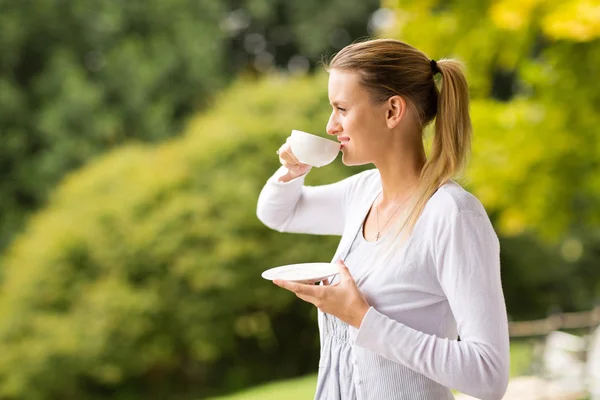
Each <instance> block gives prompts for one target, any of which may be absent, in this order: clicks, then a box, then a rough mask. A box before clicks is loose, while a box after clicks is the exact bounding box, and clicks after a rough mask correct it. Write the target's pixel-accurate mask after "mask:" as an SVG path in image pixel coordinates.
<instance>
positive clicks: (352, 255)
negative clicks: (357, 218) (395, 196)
mask: <svg viewBox="0 0 600 400" xmlns="http://www.w3.org/2000/svg"><path fill="white" fill-rule="evenodd" d="M388 235H389V233H387V234H385V235H384V236H383V237H382V238H380V239H379V240H378V241H377V242H368V241H367V240H365V238H364V235H363V226H362V225H361V227H360V229H359V230H358V231H357V233H356V236H355V237H354V240H353V242H352V245H351V246H350V250H349V252H348V255H347V256H346V257H345V259H344V263H345V264H346V266H347V267H348V269H349V270H350V272H351V273H352V276H353V277H355V279H356V278H357V277H359V276H361V271H363V272H364V270H365V269H366V266H368V265H369V261H370V260H371V259H372V256H373V254H374V253H375V252H376V251H377V249H378V247H380V245H381V243H383V242H384V241H385V239H386V238H387V237H388ZM348 328H349V327H348V324H346V323H345V322H343V321H341V320H339V319H338V318H337V317H334V316H332V315H329V314H325V313H323V314H322V320H321V330H322V332H321V334H322V336H321V337H322V343H321V358H320V361H319V375H318V380H317V391H316V394H315V399H316V400H354V399H357V398H358V397H359V396H358V394H357V387H358V385H356V383H357V382H356V381H357V380H358V379H359V378H358V374H357V373H356V371H355V365H356V361H355V358H354V354H353V351H352V344H351V340H350V335H349V329H348Z"/></svg>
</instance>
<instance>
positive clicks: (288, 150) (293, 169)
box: [277, 137, 312, 182]
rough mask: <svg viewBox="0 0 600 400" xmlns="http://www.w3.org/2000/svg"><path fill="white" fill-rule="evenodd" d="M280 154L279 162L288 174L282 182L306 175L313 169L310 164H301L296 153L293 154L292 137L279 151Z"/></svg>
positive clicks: (283, 177) (281, 178)
mask: <svg viewBox="0 0 600 400" xmlns="http://www.w3.org/2000/svg"><path fill="white" fill-rule="evenodd" d="M277 154H279V162H280V163H281V165H283V166H284V167H285V168H287V170H288V173H287V174H285V175H283V176H282V177H280V178H279V180H280V181H283V182H288V181H291V180H292V179H295V178H297V177H299V176H302V175H304V174H306V173H307V172H308V171H309V170H310V169H311V168H312V167H311V166H310V165H308V164H303V163H301V162H300V161H299V160H298V159H297V158H296V156H295V155H294V153H293V152H292V146H291V145H290V137H288V138H287V140H286V141H285V143H284V144H283V145H282V146H281V147H280V148H279V150H277Z"/></svg>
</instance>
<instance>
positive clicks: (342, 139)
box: [338, 136, 350, 146]
mask: <svg viewBox="0 0 600 400" xmlns="http://www.w3.org/2000/svg"><path fill="white" fill-rule="evenodd" d="M338 141H339V142H340V143H341V144H342V146H343V145H345V144H347V143H348V142H349V141H350V138H349V137H348V136H338Z"/></svg>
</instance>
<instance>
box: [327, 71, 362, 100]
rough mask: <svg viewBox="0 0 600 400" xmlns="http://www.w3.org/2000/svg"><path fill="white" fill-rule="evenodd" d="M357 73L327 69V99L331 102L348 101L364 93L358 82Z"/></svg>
mask: <svg viewBox="0 0 600 400" xmlns="http://www.w3.org/2000/svg"><path fill="white" fill-rule="evenodd" d="M358 78H359V76H358V74H357V73H355V72H346V71H340V70H336V69H333V70H331V71H329V84H328V85H327V89H328V91H329V100H330V101H331V102H332V103H335V102H343V101H350V100H353V99H356V98H357V97H360V96H361V95H364V90H362V88H361V87H360V84H359V82H358Z"/></svg>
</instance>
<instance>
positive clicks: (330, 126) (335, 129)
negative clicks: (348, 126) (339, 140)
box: [326, 112, 342, 135]
mask: <svg viewBox="0 0 600 400" xmlns="http://www.w3.org/2000/svg"><path fill="white" fill-rule="evenodd" d="M326 131H327V133H328V134H330V135H337V134H338V133H340V132H341V131H342V126H341V125H340V124H339V122H338V121H336V118H335V113H333V112H332V113H331V116H330V117H329V121H327V129H326Z"/></svg>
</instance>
